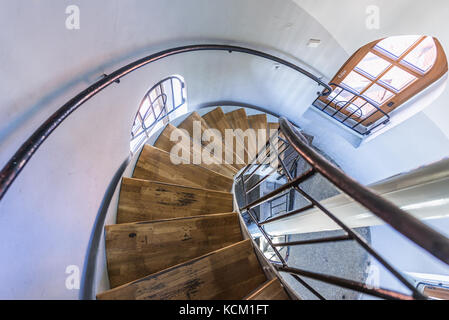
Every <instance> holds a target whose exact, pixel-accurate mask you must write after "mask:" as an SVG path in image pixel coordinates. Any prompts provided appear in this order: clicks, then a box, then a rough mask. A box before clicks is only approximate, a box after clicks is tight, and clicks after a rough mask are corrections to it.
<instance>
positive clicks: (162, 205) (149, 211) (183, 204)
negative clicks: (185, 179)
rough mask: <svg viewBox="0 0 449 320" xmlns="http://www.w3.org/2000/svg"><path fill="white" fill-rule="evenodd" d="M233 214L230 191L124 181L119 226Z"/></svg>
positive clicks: (135, 180)
mask: <svg viewBox="0 0 449 320" xmlns="http://www.w3.org/2000/svg"><path fill="white" fill-rule="evenodd" d="M232 211H233V198H232V194H231V193H229V192H223V191H213V190H207V189H200V188H194V187H185V186H180V185H175V184H167V183H162V182H154V181H149V180H141V179H130V178H123V180H122V185H121V189H120V199H119V204H118V212H117V223H130V222H138V221H149V220H159V219H170V218H180V217H191V216H198V215H204V214H212V213H223V212H232Z"/></svg>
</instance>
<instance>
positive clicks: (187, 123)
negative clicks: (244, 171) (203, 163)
mask: <svg viewBox="0 0 449 320" xmlns="http://www.w3.org/2000/svg"><path fill="white" fill-rule="evenodd" d="M195 123H197V128H198V129H199V130H197V131H199V132H200V133H201V135H199V134H198V133H197V134H194V133H195V131H194V126H195ZM198 124H199V125H198ZM178 128H179V129H183V130H186V131H187V132H188V133H189V135H190V136H191V137H192V140H193V141H196V143H198V144H200V145H202V146H208V145H209V147H215V146H216V147H220V148H221V150H222V152H223V151H224V150H225V145H224V140H223V139H218V140H217V141H215V139H212V141H210V142H203V141H202V137H203V133H204V131H205V130H207V129H210V128H209V126H208V125H207V123H206V121H205V120H204V119H203V118H202V117H201V116H200V115H199V114H198V113H197V112H192V113H191V114H190V115H189V116H188V117H187V118H186V119H185V120H184V121H183V122H182V123H181V124H179V125H178ZM217 160H218V163H220V164H222V165H223V166H227V167H228V168H229V169H230V170H233V171H234V173H237V171H238V169H237V168H235V167H233V166H232V165H231V164H225V158H224V157H223V154H222V156H221V157H218V158H217Z"/></svg>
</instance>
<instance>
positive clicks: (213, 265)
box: [97, 239, 266, 300]
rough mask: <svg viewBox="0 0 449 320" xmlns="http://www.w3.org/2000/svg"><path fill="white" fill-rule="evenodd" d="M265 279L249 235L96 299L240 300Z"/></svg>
mask: <svg viewBox="0 0 449 320" xmlns="http://www.w3.org/2000/svg"><path fill="white" fill-rule="evenodd" d="M264 281H266V277H265V274H264V273H263V271H262V269H261V267H260V265H259V262H258V260H257V258H256V255H255V253H254V249H253V247H252V245H251V240H249V239H248V240H245V241H241V242H238V243H236V244H233V245H231V246H228V247H225V248H222V249H219V250H217V251H214V252H211V253H208V254H206V255H203V256H201V257H198V258H195V259H192V260H190V261H188V262H185V263H182V264H179V265H177V266H173V267H171V268H168V269H165V270H163V271H160V272H157V273H155V274H153V275H150V276H147V277H144V278H141V279H139V280H136V281H133V282H131V283H129V284H126V285H123V286H120V287H117V288H115V289H111V290H108V291H106V292H104V293H101V294H99V295H98V296H97V299H102V300H114V299H122V300H128V299H137V300H142V299H146V300H161V299H162V300H199V299H205V300H206V299H210V300H213V299H226V300H233V299H234V300H237V299H243V298H244V297H246V296H247V295H248V294H249V293H250V292H252V291H253V290H254V289H255V288H257V287H258V286H260V285H261V284H262V283H263V282H264Z"/></svg>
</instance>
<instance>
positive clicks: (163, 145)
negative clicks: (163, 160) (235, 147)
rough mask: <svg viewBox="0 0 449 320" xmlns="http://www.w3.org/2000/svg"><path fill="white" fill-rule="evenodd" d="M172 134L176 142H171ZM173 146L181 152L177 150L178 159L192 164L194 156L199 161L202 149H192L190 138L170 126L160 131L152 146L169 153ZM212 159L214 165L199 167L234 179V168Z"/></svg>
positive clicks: (204, 164) (206, 164)
mask: <svg viewBox="0 0 449 320" xmlns="http://www.w3.org/2000/svg"><path fill="white" fill-rule="evenodd" d="M176 131H177V132H176ZM172 133H176V135H175V136H176V137H179V140H178V141H172V140H171V138H170V137H171V136H172ZM175 145H177V146H178V147H179V149H181V150H182V151H179V150H178V155H179V156H180V157H182V158H183V159H186V160H187V161H189V162H190V163H194V162H193V159H194V155H196V156H198V157H199V158H198V159H201V153H202V150H203V148H201V147H200V148H194V147H193V143H192V139H191V138H190V136H189V135H188V134H186V133H184V131H182V130H178V128H176V127H175V126H173V125H172V124H168V125H167V126H166V127H165V129H164V130H163V131H162V133H161V134H160V135H159V137H158V139H157V141H156V142H155V144H154V146H155V147H156V148H159V149H161V150H164V151H166V152H171V151H172V150H174V149H173V147H174V146H175ZM212 159H213V160H214V163H210V164H208V163H205V162H202V163H201V166H202V167H204V168H207V169H209V170H211V171H214V172H217V173H220V174H222V175H225V176H227V177H230V178H233V177H234V175H235V174H236V169H235V168H230V167H229V166H227V165H223V164H220V161H219V160H218V159H215V158H212Z"/></svg>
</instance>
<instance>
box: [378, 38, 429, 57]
mask: <svg viewBox="0 0 449 320" xmlns="http://www.w3.org/2000/svg"><path fill="white" fill-rule="evenodd" d="M420 38H422V37H421V36H396V37H389V38H386V39H384V40H382V41H380V42H379V43H378V44H377V45H376V47H375V48H376V49H380V50H383V51H385V52H386V53H388V54H390V55H392V56H393V57H396V58H399V57H400V56H401V55H403V54H404V52H406V51H407V49H409V48H410V47H411V46H412V45H413V44H415V43H416V42H417V41H418V40H419V39H420Z"/></svg>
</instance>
